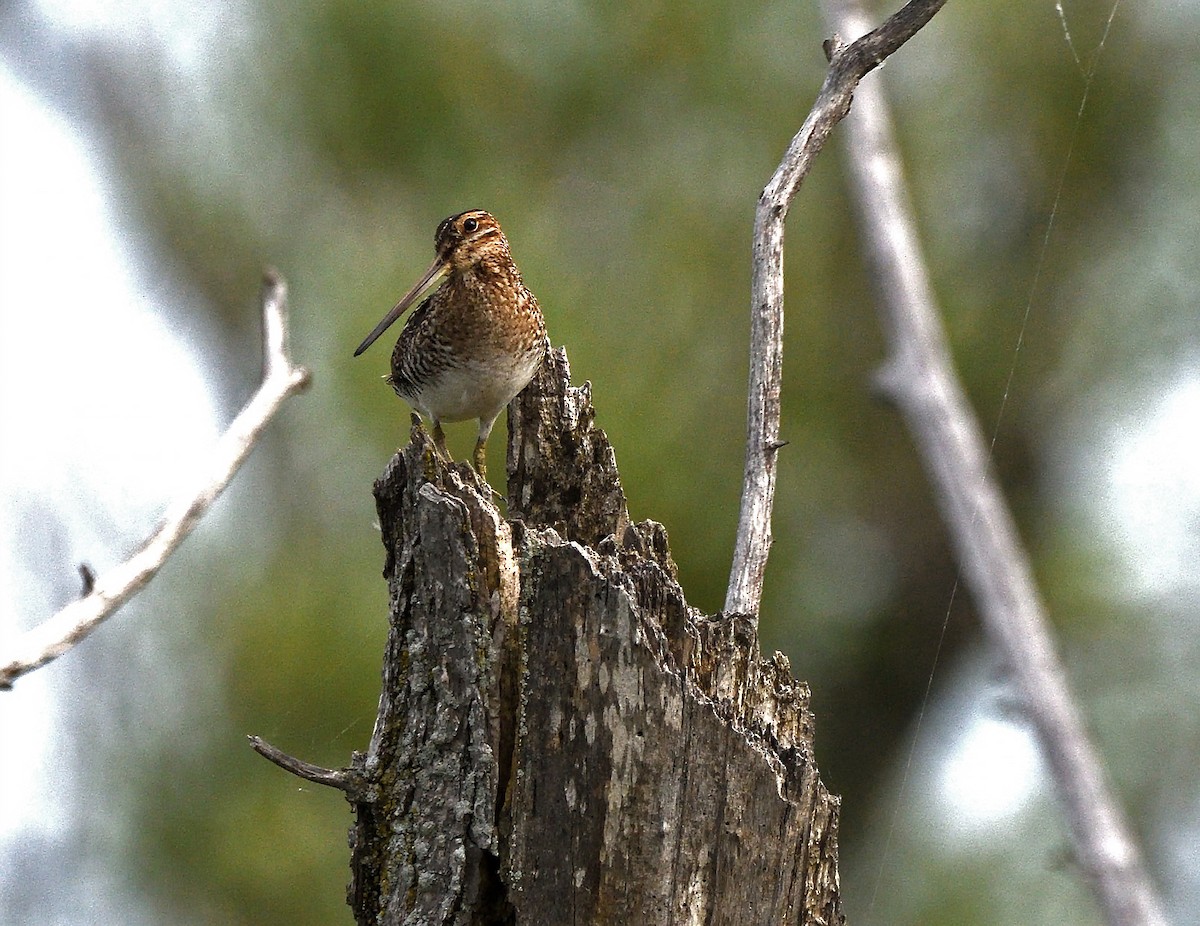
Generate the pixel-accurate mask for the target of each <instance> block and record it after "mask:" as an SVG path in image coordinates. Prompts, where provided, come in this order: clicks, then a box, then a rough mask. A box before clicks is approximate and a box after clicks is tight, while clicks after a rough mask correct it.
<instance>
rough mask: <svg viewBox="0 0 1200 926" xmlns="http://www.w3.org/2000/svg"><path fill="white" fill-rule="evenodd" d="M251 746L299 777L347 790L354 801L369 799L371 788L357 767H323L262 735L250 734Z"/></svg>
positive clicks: (264, 756)
mask: <svg viewBox="0 0 1200 926" xmlns="http://www.w3.org/2000/svg"><path fill="white" fill-rule="evenodd" d="M247 739H248V740H250V746H251V748H252V749H253V750H254V751H255V752H257V753H258V754H259V755H260V756H262V757H263V758H264V759H266V760H268V761H270V762H274V763H275V764H276V765H278V766H279V767H280V768H281V769H283V770H284V771H285V772H291V773H292V774H293V775H295V776H296V777H297V778H303V779H304V780H305V781H311V782H312V783H313V784H317V785H325V786H326V787H329V788H337V789H338V790H339V791H345V792H346V796H347V797H348V798H349V799H350V800H352V801H363V800H367V799H368V797H367V793H368V791H369V790H370V788H369V786H368V784H367V782H366V780H365V779H364V777H363V774H362V772H360V771H359V770H358V769H355V768H322V767H321V766H320V765H313V764H312V763H311V762H305V761H304V760H303V759H297V758H296V757H295V756H289V755H288V754H287V753H286V752H284V751H283V750H281V749H277V748H276V747H274V746H272V745H271V744H270V743H268V742H267V741H266V740H264V739H263V738H262V737H261V736H248V737H247Z"/></svg>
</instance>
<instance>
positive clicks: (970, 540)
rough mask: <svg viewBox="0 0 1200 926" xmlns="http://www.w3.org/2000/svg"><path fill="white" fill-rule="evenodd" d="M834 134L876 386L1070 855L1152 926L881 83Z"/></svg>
mask: <svg viewBox="0 0 1200 926" xmlns="http://www.w3.org/2000/svg"><path fill="white" fill-rule="evenodd" d="M850 6H851V4H845V7H850ZM831 18H832V17H831ZM835 28H837V29H839V31H841V32H842V33H843V34H845V35H855V34H857V33H858V32H860V31H861V30H862V29H864V28H866V25H865V20H864V17H863V16H862V15H861V13H858V12H849V11H847V12H844V13H842V14H841V15H840V16H838V17H837V19H836V22H835ZM844 137H845V140H846V153H847V161H848V166H849V169H850V174H851V180H852V182H851V183H850V184H849V188H850V190H851V195H852V196H853V197H854V199H855V205H856V210H857V213H858V221H859V227H860V229H861V231H862V234H863V238H864V242H865V250H866V255H867V260H868V263H869V264H870V268H871V275H872V279H873V282H874V285H875V288H876V291H877V295H878V305H879V310H880V315H881V318H882V323H883V327H884V329H885V331H886V334H887V340H888V346H889V353H890V356H889V359H888V360H887V363H886V364H885V366H884V368H883V370H882V372H881V374H880V377H879V381H880V384H881V386H882V387H883V389H884V390H885V392H886V393H887V395H888V396H889V397H890V398H891V399H892V400H894V401H895V403H896V404H897V406H898V407H899V408H900V411H901V413H902V414H903V415H904V418H905V421H906V422H907V423H908V426H909V428H910V430H911V431H912V433H913V438H914V439H915V441H916V443H917V448H918V451H919V452H920V454H921V458H922V460H923V461H924V463H925V468H926V471H927V472H928V473H929V478H930V479H931V480H932V482H933V486H934V490H935V495H936V497H937V501H938V505H939V506H940V508H941V510H942V516H943V518H944V519H945V520H946V523H947V525H948V526H949V528H950V534H951V539H952V542H953V545H954V549H955V552H956V554H957V557H958V561H959V563H960V565H961V567H962V570H963V573H964V574H965V576H966V580H967V584H968V586H969V587H970V589H971V593H972V596H973V597H974V599H975V602H976V604H977V606H978V608H979V613H980V617H981V619H982V621H983V623H984V626H985V628H986V630H987V632H988V634H989V635H990V637H991V639H992V640H993V642H994V643H995V644H996V645H997V646H999V647H1000V649H1001V651H1002V652H1003V653H1004V656H1005V661H1006V662H1007V664H1008V666H1009V669H1010V671H1011V672H1012V673H1013V676H1014V678H1015V680H1016V684H1017V687H1018V689H1019V691H1020V695H1021V698H1022V701H1023V706H1024V709H1025V712H1026V714H1027V716H1028V717H1029V719H1030V721H1031V722H1032V724H1033V726H1034V729H1035V730H1036V731H1037V735H1038V738H1039V740H1040V742H1041V745H1042V750H1043V752H1044V754H1045V755H1046V757H1047V759H1048V763H1049V766H1050V769H1051V771H1052V773H1053V775H1054V779H1055V781H1056V783H1057V785H1058V791H1059V793H1060V795H1061V796H1062V801H1063V806H1064V808H1065V810H1066V815H1067V820H1068V822H1069V826H1070V831H1071V836H1072V838H1073V841H1074V846H1075V854H1076V856H1077V858H1078V861H1079V864H1080V865H1081V867H1082V868H1083V870H1084V872H1085V873H1086V875H1087V880H1088V882H1089V883H1090V884H1091V886H1092V888H1093V890H1094V891H1095V893H1096V897H1097V900H1098V901H1099V902H1100V904H1101V906H1102V908H1103V909H1104V911H1105V914H1106V916H1107V918H1108V922H1109V923H1111V924H1112V926H1162V924H1165V923H1166V919H1165V916H1164V914H1163V912H1162V904H1161V902H1160V900H1159V899H1158V897H1157V896H1156V894H1155V890H1154V887H1153V885H1152V883H1151V881H1150V878H1149V877H1148V876H1147V874H1146V871H1145V869H1144V868H1143V866H1142V862H1141V858H1140V853H1139V851H1138V847H1137V844H1136V842H1135V841H1134V839H1133V837H1132V836H1131V835H1130V832H1129V828H1128V826H1127V824H1126V823H1125V821H1124V819H1123V817H1122V814H1121V811H1120V808H1119V806H1118V804H1117V801H1116V799H1115V798H1114V796H1113V794H1112V792H1111V791H1110V789H1109V787H1108V784H1107V782H1106V781H1105V775H1104V769H1103V765H1102V764H1101V761H1100V758H1099V756H1098V755H1097V754H1096V751H1095V749H1094V747H1093V746H1092V744H1091V743H1090V742H1089V740H1088V737H1087V733H1086V731H1085V728H1084V723H1083V719H1082V717H1081V716H1080V713H1079V710H1078V708H1077V707H1076V706H1075V703H1074V701H1073V699H1072V697H1071V693H1070V690H1069V688H1068V685H1067V678H1066V673H1065V671H1064V670H1063V666H1062V664H1061V662H1060V661H1059V659H1058V656H1057V654H1056V652H1055V647H1054V640H1053V637H1052V635H1051V632H1050V629H1049V622H1048V620H1047V617H1046V612H1045V606H1044V605H1043V603H1042V601H1041V598H1040V596H1039V594H1038V590H1037V587H1036V585H1035V583H1034V579H1033V571H1032V569H1031V568H1030V565H1029V560H1028V557H1027V556H1026V554H1025V551H1024V549H1023V548H1022V547H1021V543H1020V540H1019V537H1018V534H1017V529H1016V525H1015V524H1014V523H1013V519H1012V515H1011V514H1010V512H1009V510H1008V508H1007V506H1006V504H1005V501H1004V498H1003V495H1002V494H1001V492H1000V488H999V484H998V482H997V480H996V477H995V474H994V473H993V471H992V467H991V460H990V458H989V454H988V449H987V446H988V445H987V443H986V442H985V440H984V437H983V433H982V431H981V430H980V428H979V424H978V422H977V421H976V419H975V417H974V415H973V414H972V413H971V410H970V406H969V404H968V402H967V398H966V396H965V394H964V393H963V390H962V387H961V385H960V384H959V382H958V380H957V378H956V376H955V374H954V368H953V362H952V358H951V355H950V350H949V347H948V345H947V343H946V339H945V335H944V334H943V332H942V329H941V326H940V324H939V322H938V318H939V312H938V310H937V306H936V302H935V299H934V295H933V290H932V287H931V286H930V283H929V278H928V275H927V273H926V270H925V260H924V256H923V255H922V253H921V248H920V245H919V243H918V240H917V234H916V229H915V224H914V222H913V219H912V211H911V209H910V207H909V197H908V192H907V190H906V188H905V184H904V178H903V169H902V165H901V161H900V157H899V154H898V150H897V147H896V143H895V139H894V138H893V133H892V127H891V117H890V115H889V112H888V106H887V99H886V96H885V94H884V92H883V86H882V84H881V82H880V81H878V80H875V81H871V82H868V83H865V84H863V85H862V86H861V87H860V88H859V90H858V94H857V97H856V100H855V107H854V118H852V119H850V120H849V121H848V122H847V124H846V135H845V136H844Z"/></svg>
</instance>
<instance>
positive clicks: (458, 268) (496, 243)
mask: <svg viewBox="0 0 1200 926" xmlns="http://www.w3.org/2000/svg"><path fill="white" fill-rule="evenodd" d="M433 245H434V249H435V251H436V252H437V256H436V257H434V259H433V263H432V264H430V266H429V269H428V270H426V271H425V273H424V275H423V276H422V277H421V279H419V280H417V282H416V285H415V286H413V288H412V289H410V290H409V291H408V292H407V293H405V294H404V295H403V296H402V297H401V299H400V301H399V302H397V303H396V304H395V306H393V307H392V310H391V311H390V312H388V313H387V315H385V316H384V317H383V320H382V321H380V322H379V324H378V325H376V326H375V330H374V331H372V332H371V333H370V334H369V335H367V337H366V339H365V340H364V341H363V342H362V343H361V344H360V345H358V350H356V351H355V352H354V356H355V357H357V356H358V355H359V354H361V353H362V352H363V351H365V350H366V349H367V348H368V347H370V346H371V345H372V344H374V343H375V339H376V338H378V337H379V336H380V335H381V334H383V333H384V332H385V331H386V330H387V329H388V328H389V327H390V326H391V325H392V323H393V322H395V321H396V319H398V318H399V317H400V316H401V315H403V314H404V313H405V312H406V311H407V310H408V307H409V306H411V305H412V304H413V303H414V302H416V301H417V299H419V298H420V297H421V295H422V294H423V293H425V292H426V290H429V289H431V288H432V287H433V286H434V285H436V284H438V283H440V282H441V281H442V280H443V279H445V277H447V276H448V275H450V274H455V273H464V272H466V271H468V270H470V269H471V268H472V267H476V266H478V265H479V264H481V263H485V262H488V261H497V260H499V261H504V262H505V263H509V262H511V261H512V257H511V256H510V254H509V250H508V239H507V238H505V237H504V232H503V231H502V230H501V229H500V223H499V222H497V221H496V219H495V218H494V217H493V216H492V214H491V213H489V212H484V211H483V210H482V209H471V210H468V211H467V212H460V213H459V214H458V215H452V216H450V218H448V219H444V220H443V221H442V223H441V224H440V225H439V226H438V227H437V231H436V232H435V233H434V236H433Z"/></svg>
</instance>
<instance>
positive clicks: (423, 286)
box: [354, 257, 450, 357]
mask: <svg viewBox="0 0 1200 926" xmlns="http://www.w3.org/2000/svg"><path fill="white" fill-rule="evenodd" d="M449 269H450V266H449V264H447V263H446V262H445V261H444V260H442V259H441V258H440V257H439V258H436V259H435V260H434V262H433V263H432V264H431V265H430V267H429V269H428V270H426V271H425V275H424V276H422V277H421V279H419V280H418V281H417V285H416V286H414V287H413V288H412V289H410V290H409V291H408V292H406V293H405V294H404V296H403V297H401V299H400V301H399V302H397V303H396V304H395V305H394V306H393V307H392V310H391V311H390V312H388V313H387V315H385V316H383V320H382V321H381V322H380V323H379V324H378V325H376V326H375V330H374V331H372V332H371V333H370V334H368V335H367V336H366V338H365V339H364V340H363V342H362V343H361V344H359V345H358V350H356V351H355V352H354V356H355V357H357V356H358V355H359V354H361V353H362V352H363V351H364V350H366V349H367V348H368V347H370V346H371V345H372V344H374V343H375V340H376V339H377V338H378V337H379V336H380V335H381V334H383V333H384V332H385V331H387V330H388V328H390V327H391V325H392V323H393V322H394V321H395V320H396V319H397V318H399V317H400V316H401V315H403V314H404V313H405V312H406V311H407V310H408V307H409V306H410V305H412V304H413V303H414V302H416V301H417V297H418V296H420V295H421V294H422V293H423V292H425V290H427V289H429V287H431V286H432V285H433V284H434V283H436V282H437V281H438V280H439V279H441V277H442V276H443V275H444V274H445V273H446V271H447V270H449Z"/></svg>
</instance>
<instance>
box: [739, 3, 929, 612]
mask: <svg viewBox="0 0 1200 926" xmlns="http://www.w3.org/2000/svg"><path fill="white" fill-rule="evenodd" d="M945 2H946V0H912V2H910V3H908V4H907V5H906V6H905V7H904V8H903V9H901V10H900V11H899V12H897V13H896V14H895V15H893V16H892V17H891V18H890V19H888V20H887V21H886V22H885V23H884V24H883V25H882V26H880V27H879V28H878V29H876V30H875V31H874V32H871V33H869V34H867V35H864V36H863V37H862V38H860V39H859V40H858V41H856V42H854V43H852V44H851V45H849V46H846V45H843V44H842V42H841V41H840V40H839V39H837V37H834V38H833V39H831V40H830V41H828V42H826V45H825V48H826V54H827V55H828V57H829V71H828V72H827V73H826V75H825V83H824V84H823V85H822V87H821V92H820V93H819V94H818V95H817V99H816V102H815V103H813V107H812V110H811V111H810V112H809V114H808V118H807V119H805V120H804V124H803V125H802V126H801V127H800V131H799V132H797V133H796V136H795V137H794V138H793V139H792V141H791V144H789V145H788V149H787V152H786V153H785V154H784V156H783V161H782V162H781V163H780V165H779V167H778V169H777V170H776V171H775V174H774V176H772V177H771V180H770V181H769V182H768V183H767V185H766V187H764V189H763V191H762V193H761V194H760V196H759V198H758V208H757V211H756V212H755V216H754V254H753V265H752V269H751V283H750V289H751V297H750V389H749V399H748V403H747V404H748V407H747V416H746V417H747V422H746V465H745V470H744V472H743V476H742V501H741V509H740V511H739V513H738V529H737V540H736V542H735V545H734V552H733V566H732V568H731V570H730V574H729V590H728V592H727V593H726V595H725V613H726V614H746V615H749V616H750V617H751V618H752V619H754V620H757V619H758V608H759V603H760V601H761V599H762V586H763V575H764V573H765V571H766V567H767V556H768V554H769V553H770V549H771V507H772V505H773V504H774V502H775V455H776V453H777V452H778V451H779V448H780V447H781V446H783V444H782V443H781V442H780V440H779V401H780V389H781V387H782V377H783V223H784V219H785V218H786V217H787V211H788V207H789V206H790V205H791V202H792V199H793V198H794V197H795V195H796V192H797V191H798V190H799V188H800V184H801V183H802V182H803V181H804V178H805V177H806V176H807V175H808V171H809V169H810V168H811V167H812V163H813V161H814V160H815V159H816V156H817V155H818V154H819V153H820V151H821V148H822V147H823V146H824V144H825V139H827V138H828V137H829V133H830V132H831V131H833V127H834V126H835V125H837V123H838V122H840V121H841V119H842V118H843V117H844V116H845V115H846V113H848V112H849V111H850V100H851V98H852V97H853V95H854V88H855V87H857V86H858V82H859V81H860V80H862V79H863V77H864V76H866V75H867V74H868V73H869V72H870V71H872V70H873V69H874V68H876V67H878V66H879V65H880V64H882V63H883V61H884V59H886V58H887V57H888V56H889V55H891V54H892V53H893V52H895V51H896V50H897V49H898V48H900V46H901V45H903V44H904V43H905V42H907V41H908V40H909V39H910V38H912V37H913V36H914V35H916V34H917V32H918V31H919V30H920V29H921V28H922V27H923V26H924V25H925V24H926V23H927V22H929V20H930V19H931V18H933V15H934V14H935V13H936V12H937V11H938V10H940V9H941V8H942V6H943V5H944V3H945Z"/></svg>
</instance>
